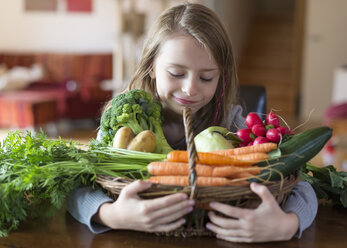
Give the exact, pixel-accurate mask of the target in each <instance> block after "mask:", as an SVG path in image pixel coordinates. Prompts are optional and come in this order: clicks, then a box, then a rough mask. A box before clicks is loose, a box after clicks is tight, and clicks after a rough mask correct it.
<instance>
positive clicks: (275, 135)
mask: <svg viewBox="0 0 347 248" xmlns="http://www.w3.org/2000/svg"><path fill="white" fill-rule="evenodd" d="M281 136H282V134H281V132H279V131H278V130H277V129H276V128H271V129H269V130H268V131H267V132H266V138H267V139H268V140H269V141H271V142H275V143H278V142H279V141H280V140H281Z"/></svg>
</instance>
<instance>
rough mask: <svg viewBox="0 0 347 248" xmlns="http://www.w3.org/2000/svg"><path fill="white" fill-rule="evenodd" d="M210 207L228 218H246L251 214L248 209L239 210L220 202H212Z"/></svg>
mask: <svg viewBox="0 0 347 248" xmlns="http://www.w3.org/2000/svg"><path fill="white" fill-rule="evenodd" d="M210 207H211V208H212V209H214V210H216V211H218V212H220V213H222V214H224V215H226V216H229V217H233V218H237V219H240V218H244V217H245V216H247V215H248V212H249V210H248V209H243V208H238V207H234V206H230V205H227V204H223V203H219V202H210Z"/></svg>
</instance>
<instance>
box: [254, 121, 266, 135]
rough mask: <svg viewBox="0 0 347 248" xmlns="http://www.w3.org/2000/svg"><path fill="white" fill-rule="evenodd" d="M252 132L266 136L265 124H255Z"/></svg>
mask: <svg viewBox="0 0 347 248" xmlns="http://www.w3.org/2000/svg"><path fill="white" fill-rule="evenodd" d="M252 133H254V135H256V136H265V135H266V129H265V127H264V125H263V124H255V125H253V127H252Z"/></svg>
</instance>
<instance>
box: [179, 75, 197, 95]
mask: <svg viewBox="0 0 347 248" xmlns="http://www.w3.org/2000/svg"><path fill="white" fill-rule="evenodd" d="M182 92H183V93H185V94H187V95H188V96H194V95H196V94H197V92H198V88H197V80H195V79H194V77H189V78H187V79H186V80H184V82H183V84H182Z"/></svg>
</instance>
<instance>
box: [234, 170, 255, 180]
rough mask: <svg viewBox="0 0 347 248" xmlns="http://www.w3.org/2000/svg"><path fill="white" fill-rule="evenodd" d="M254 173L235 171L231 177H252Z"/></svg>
mask: <svg viewBox="0 0 347 248" xmlns="http://www.w3.org/2000/svg"><path fill="white" fill-rule="evenodd" d="M252 176H253V174H252V173H250V172H248V171H241V172H239V173H235V174H234V175H232V176H231V177H230V178H233V179H235V178H244V177H252Z"/></svg>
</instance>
